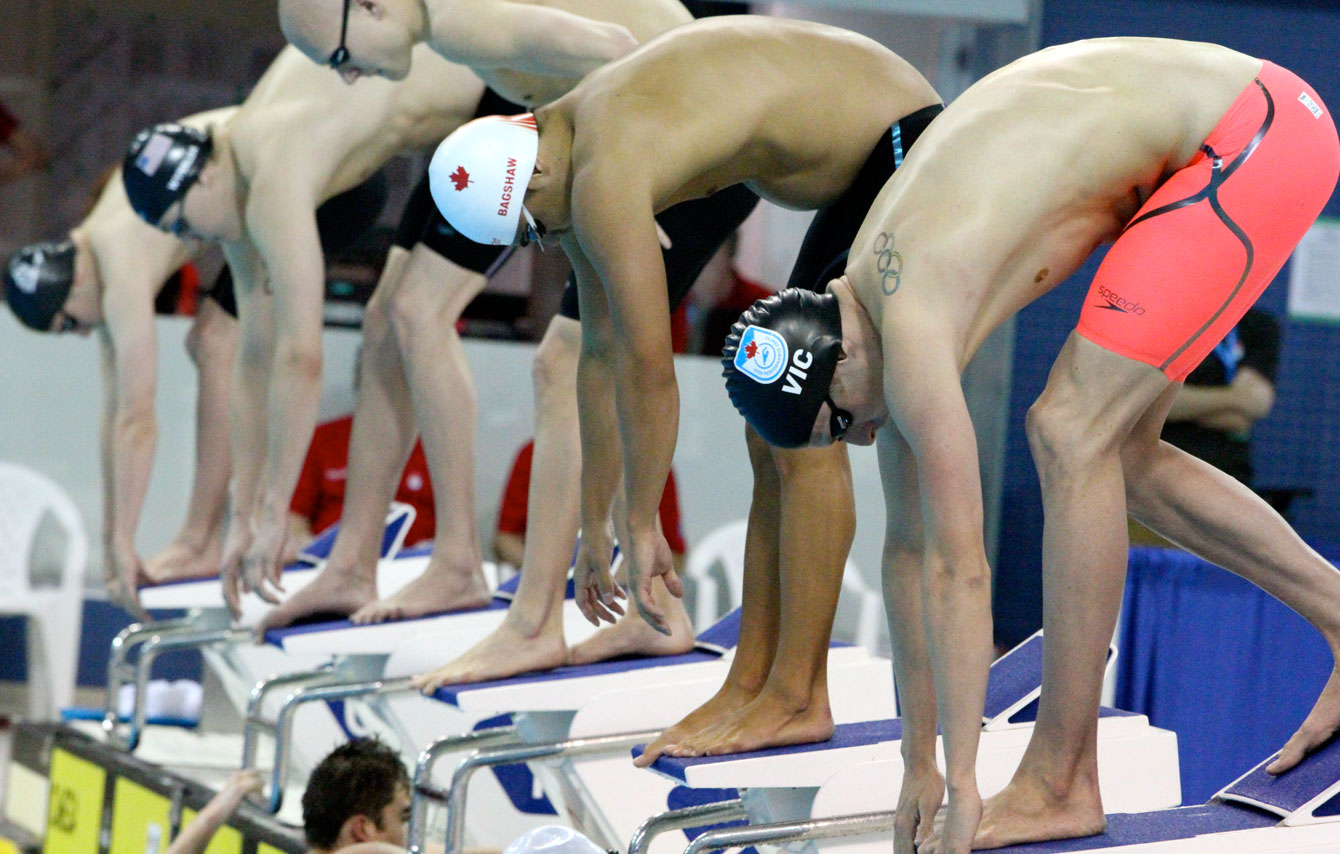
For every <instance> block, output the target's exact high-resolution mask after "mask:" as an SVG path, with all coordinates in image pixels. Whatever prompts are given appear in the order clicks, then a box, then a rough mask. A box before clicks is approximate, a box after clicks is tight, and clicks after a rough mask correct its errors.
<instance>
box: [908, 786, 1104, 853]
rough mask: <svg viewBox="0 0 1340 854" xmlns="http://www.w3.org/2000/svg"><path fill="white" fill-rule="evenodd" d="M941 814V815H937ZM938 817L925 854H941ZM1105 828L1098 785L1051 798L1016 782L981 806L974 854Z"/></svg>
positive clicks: (1044, 791) (1040, 789)
mask: <svg viewBox="0 0 1340 854" xmlns="http://www.w3.org/2000/svg"><path fill="white" fill-rule="evenodd" d="M941 812H942V813H943V812H944V810H941ZM942 818H943V816H936V828H935V832H934V833H933V834H931V838H930V839H928V840H927V843H928V846H929V847H927V848H926V849H925V850H927V851H929V852H932V854H933V852H936V851H939V850H940V847H939V844H940V829H941V827H942V824H941V819H942ZM1106 827H1107V818H1106V816H1104V815H1103V802H1102V799H1101V798H1100V797H1099V796H1098V786H1097V784H1096V783H1095V784H1093V785H1085V784H1082V783H1076V784H1075V785H1074V786H1073V787H1072V788H1071V790H1070V791H1069V792H1064V793H1056V792H1053V791H1051V790H1050V788H1049V787H1047V786H1045V785H1043V784H1041V783H1038V782H1035V781H1034V780H1033V778H1031V777H1019V776H1016V777H1015V778H1014V779H1013V780H1011V781H1010V784H1009V785H1008V786H1006V787H1005V788H1004V789H1001V790H1000V792H998V793H997V794H996V795H995V796H994V797H991V798H988V799H987V800H985V801H983V802H982V821H981V823H980V824H979V825H977V836H976V837H975V838H974V839H973V841H972V847H973V848H999V847H1001V846H1003V845H1016V844H1018V843H1021V842H1041V841H1043V840H1048V839H1072V838H1074V837H1076V836H1093V835H1094V834H1095V833H1102V832H1103V830H1104V829H1106Z"/></svg>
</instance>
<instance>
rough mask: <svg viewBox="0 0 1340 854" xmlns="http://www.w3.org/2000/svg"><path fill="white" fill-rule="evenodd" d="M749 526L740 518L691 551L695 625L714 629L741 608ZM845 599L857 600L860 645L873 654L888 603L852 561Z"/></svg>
mask: <svg viewBox="0 0 1340 854" xmlns="http://www.w3.org/2000/svg"><path fill="white" fill-rule="evenodd" d="M748 527H749V523H748V521H747V520H745V519H736V520H735V521H734V522H727V523H726V524H725V525H722V526H721V527H719V528H717V529H715V530H713V531H712V532H711V533H709V534H708V535H707V536H706V537H703V538H702V540H700V541H699V542H698V543H697V544H696V545H695V546H694V547H693V549H692V550H691V551H690V552H689V557H688V560H687V562H686V563H685V565H684V575H685V576H686V577H687V578H689V579H692V581H693V584H694V597H693V624H694V625H695V626H710V625H711V624H712V623H713V622H715V621H716V620H718V619H720V618H721V616H722V615H723V614H726V613H728V612H729V611H731V610H733V609H735V608H738V607H740V602H741V601H742V599H743V598H744V542H745V533H746V531H747V529H748ZM842 590H843V593H844V597H845V598H847V599H849V600H850V599H853V598H854V599H855V603H856V607H857V614H858V616H857V621H856V633H855V638H856V642H857V643H859V644H860V645H861V646H863V647H865V648H866V649H868V650H870V651H871V652H872V653H873V652H875V651H876V650H878V648H879V640H880V637H881V635H882V633H883V631H884V600H883V599H882V598H881V596H880V594H879V592H878V591H875V590H871V589H870V588H869V587H867V586H866V583H865V580H864V578H862V576H861V571H860V569H858V568H857V566H856V564H854V563H852V561H851V560H850V559H849V560H848V561H847V565H846V567H845V568H844V569H843V572H842Z"/></svg>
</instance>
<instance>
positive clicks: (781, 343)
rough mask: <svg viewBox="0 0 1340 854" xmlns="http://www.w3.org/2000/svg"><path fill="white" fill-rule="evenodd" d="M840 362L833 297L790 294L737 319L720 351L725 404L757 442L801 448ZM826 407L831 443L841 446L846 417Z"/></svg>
mask: <svg viewBox="0 0 1340 854" xmlns="http://www.w3.org/2000/svg"><path fill="white" fill-rule="evenodd" d="M841 355H842V317H841V315H840V313H839V310H838V303H837V299H836V297H834V296H833V295H832V294H816V293H814V292H813V291H807V290H803V289H801V288H788V289H786V290H784V291H782V292H781V293H777V294H773V295H772V296H770V297H766V298H764V299H761V300H759V301H758V302H756V303H754V304H753V305H752V306H751V307H750V308H749V310H747V311H746V312H744V313H743V314H741V315H740V319H739V320H738V321H736V323H735V325H734V326H733V327H731V331H730V335H729V336H727V338H726V346H725V348H724V349H723V350H722V359H721V364H722V366H723V368H724V370H723V371H722V375H723V376H725V378H726V391H727V393H728V394H729V395H730V399H731V403H733V404H735V408H736V409H738V410H739V411H740V414H741V415H743V416H744V418H745V420H746V421H748V422H749V424H750V426H751V427H753V428H754V429H755V430H757V431H758V434H759V435H760V436H762V437H763V438H764V439H766V440H767V441H768V442H769V443H770V444H772V445H776V446H778V447H781V448H799V447H803V446H805V445H808V444H809V443H810V438H811V430H812V428H813V426H814V419H815V417H816V416H817V415H818V413H819V409H820V407H822V406H823V404H824V401H825V400H828V397H829V393H828V388H829V384H830V383H831V382H832V380H833V372H834V370H835V369H836V368H837V363H838V359H839V358H840V357H841ZM829 407H830V408H831V410H832V412H833V416H832V419H831V421H832V425H831V427H830V429H831V431H832V437H833V438H841V435H842V433H843V432H845V431H846V429H847V427H848V426H850V424H851V416H850V415H849V414H848V413H846V411H845V410H842V409H840V408H838V407H836V406H834V405H833V403H832V402H831V401H830V402H829Z"/></svg>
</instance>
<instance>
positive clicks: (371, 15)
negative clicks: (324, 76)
mask: <svg viewBox="0 0 1340 854" xmlns="http://www.w3.org/2000/svg"><path fill="white" fill-rule="evenodd" d="M279 26H280V28H281V29H282V30H283V31H284V37H285V38H286V39H288V41H289V43H290V44H292V45H293V46H294V47H296V48H297V49H298V50H300V51H301V52H302V53H303V55H304V56H306V57H307V58H308V59H310V60H312V61H313V62H316V63H319V64H321V65H325V66H329V67H330V68H333V69H335V70H336V71H337V72H339V74H340V76H341V77H343V78H344V79H345V82H347V83H353V82H354V81H355V80H357V79H358V78H359V77H385V78H387V79H390V80H403V79H404V78H405V76H406V75H408V74H409V70H410V66H411V62H412V58H411V52H412V50H413V48H414V45H415V43H416V42H418V41H420V40H422V39H423V38H424V36H425V35H426V19H425V17H424V13H423V4H422V3H420V2H417V0H416V2H405V0H279Z"/></svg>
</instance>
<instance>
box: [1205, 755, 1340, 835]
mask: <svg viewBox="0 0 1340 854" xmlns="http://www.w3.org/2000/svg"><path fill="white" fill-rule="evenodd" d="M1274 761H1275V757H1274V756H1271V757H1270V758H1269V759H1267V760H1266V761H1265V762H1262V763H1261V764H1260V765H1257V766H1256V767H1255V768H1253V769H1252V770H1251V771H1248V772H1247V773H1246V774H1244V775H1243V776H1242V777H1240V778H1238V779H1237V780H1235V781H1234V782H1233V783H1231V784H1230V785H1229V786H1228V788H1227V789H1225V790H1224V791H1223V793H1222V794H1221V795H1220V797H1222V798H1225V799H1226V800H1232V799H1238V798H1240V799H1243V800H1246V801H1249V802H1252V803H1255V804H1260V805H1261V806H1262V807H1265V808H1267V809H1274V810H1276V811H1278V812H1279V814H1280V817H1283V816H1285V815H1288V814H1289V813H1291V812H1293V811H1294V810H1296V809H1298V808H1299V807H1301V806H1302V805H1303V804H1305V803H1307V802H1308V801H1310V800H1312V799H1313V798H1315V797H1316V796H1317V795H1319V794H1321V793H1322V792H1323V791H1325V790H1326V789H1327V788H1329V787H1330V786H1331V785H1332V784H1333V783H1335V782H1336V781H1337V780H1340V738H1332V739H1331V740H1330V741H1329V742H1328V743H1326V744H1325V745H1323V746H1322V747H1321V748H1320V749H1319V750H1316V751H1314V752H1312V753H1310V754H1308V756H1307V757H1306V758H1304V759H1303V761H1302V762H1300V763H1298V764H1297V765H1296V766H1294V767H1293V768H1291V769H1290V770H1288V771H1286V772H1285V773H1283V774H1281V775H1279V776H1278V777H1276V776H1273V775H1271V774H1267V773H1266V766H1267V765H1269V764H1270V763H1271V762H1274Z"/></svg>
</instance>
